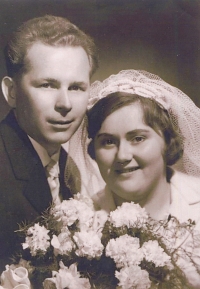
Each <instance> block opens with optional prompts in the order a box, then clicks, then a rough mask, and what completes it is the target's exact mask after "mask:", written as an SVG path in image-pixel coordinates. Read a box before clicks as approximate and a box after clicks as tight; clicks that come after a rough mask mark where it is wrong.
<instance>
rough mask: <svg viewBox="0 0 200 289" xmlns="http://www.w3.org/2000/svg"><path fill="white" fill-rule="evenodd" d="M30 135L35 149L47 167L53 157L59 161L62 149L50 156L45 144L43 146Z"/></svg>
mask: <svg viewBox="0 0 200 289" xmlns="http://www.w3.org/2000/svg"><path fill="white" fill-rule="evenodd" d="M28 137H29V139H30V141H31V143H32V145H33V147H34V149H35V150H36V152H37V154H38V155H39V158H40V160H41V162H42V165H43V167H46V166H47V165H48V164H49V162H50V160H51V159H53V160H54V161H55V162H56V163H58V160H59V156H60V150H59V151H58V152H56V153H55V154H54V155H52V156H51V157H50V156H49V155H48V153H47V151H46V149H45V148H44V147H43V146H41V145H40V144H39V143H38V142H36V141H35V140H34V139H33V138H31V137H30V136H28Z"/></svg>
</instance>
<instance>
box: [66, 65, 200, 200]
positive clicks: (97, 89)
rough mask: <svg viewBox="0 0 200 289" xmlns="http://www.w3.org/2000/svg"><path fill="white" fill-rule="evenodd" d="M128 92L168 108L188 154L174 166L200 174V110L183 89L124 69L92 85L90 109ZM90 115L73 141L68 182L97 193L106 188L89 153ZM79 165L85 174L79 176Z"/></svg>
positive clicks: (157, 78)
mask: <svg viewBox="0 0 200 289" xmlns="http://www.w3.org/2000/svg"><path fill="white" fill-rule="evenodd" d="M116 91H124V92H130V93H136V94H138V95H141V96H143V97H148V98H152V99H155V100H156V101H157V102H158V103H160V104H161V105H162V106H163V107H164V108H165V109H167V111H168V113H169V115H170V117H171V119H172V122H173V124H174V125H175V127H176V128H177V130H178V131H179V133H180V136H181V139H182V142H183V146H184V153H183V157H182V159H181V160H180V161H179V162H178V163H177V164H176V165H175V166H174V168H175V169H176V170H178V171H181V172H184V173H186V174H188V175H193V176H196V177H200V109H199V108H198V107H197V106H196V105H195V104H194V102H193V101H192V100H191V99H190V98H189V97H188V96H187V95H186V94H184V93H183V92H182V91H181V90H179V89H178V88H176V87H173V86H171V85H170V84H168V83H166V82H165V81H163V80H162V79H161V78H160V77H159V76H157V75H154V74H151V73H148V72H146V71H139V70H123V71H120V72H119V73H118V74H116V75H111V76H110V77H108V78H107V79H105V80H104V81H102V82H100V81H95V82H94V83H93V84H92V85H91V90H90V98H89V105H88V109H90V108H91V107H92V106H93V105H94V104H95V103H96V102H97V101H98V100H99V99H101V98H103V97H106V96H107V95H108V94H110V93H113V92H116ZM88 143H89V140H88V138H87V118H86V117H85V118H84V120H83V122H82V124H81V126H80V127H79V129H78V130H77V132H76V133H75V134H74V135H73V137H72V138H71V139H70V141H69V150H68V153H69V156H70V157H69V158H68V161H67V164H66V174H65V181H66V184H67V185H68V186H69V187H70V189H71V191H72V192H74V193H76V192H78V191H79V192H82V193H85V194H89V195H93V194H94V193H96V192H97V191H99V190H100V189H102V188H103V187H104V182H103V180H102V178H101V176H100V173H99V170H98V167H97V165H96V163H95V161H93V160H92V159H91V158H90V157H89V155H88V154H87V146H88ZM77 168H78V170H79V171H80V174H81V176H79V177H78V174H77Z"/></svg>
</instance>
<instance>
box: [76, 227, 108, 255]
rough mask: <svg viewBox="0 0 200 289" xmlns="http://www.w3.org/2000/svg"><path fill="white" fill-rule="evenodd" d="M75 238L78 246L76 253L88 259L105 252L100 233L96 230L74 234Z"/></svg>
mask: <svg viewBox="0 0 200 289" xmlns="http://www.w3.org/2000/svg"><path fill="white" fill-rule="evenodd" d="M73 238H74V240H75V242H76V244H77V246H78V249H77V250H76V252H75V253H76V255H77V256H81V257H84V256H85V257H87V258H88V259H92V258H99V257H100V256H101V255H102V252H103V249H104V247H103V245H102V244H101V239H100V236H99V234H97V233H96V232H95V231H81V232H76V233H75V234H74V237H73Z"/></svg>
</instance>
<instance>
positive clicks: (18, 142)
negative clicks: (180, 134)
mask: <svg viewBox="0 0 200 289" xmlns="http://www.w3.org/2000/svg"><path fill="white" fill-rule="evenodd" d="M1 134H2V138H3V140H4V145H5V148H6V151H7V154H8V156H9V159H10V163H11V166H12V169H13V172H14V175H15V177H16V179H18V180H19V181H24V191H23V193H24V195H25V197H26V198H27V199H28V200H29V202H30V203H31V205H32V206H33V207H34V208H35V210H36V211H38V212H42V211H43V210H45V209H46V208H47V207H48V206H49V204H50V202H51V201H52V198H51V193H50V189H49V186H48V182H47V179H46V175H45V171H44V168H43V166H42V163H41V161H40V158H39V156H38V154H37V153H36V151H35V150H34V148H33V146H32V144H31V142H30V140H29V138H28V137H27V135H26V134H25V133H24V131H22V129H21V128H20V127H19V125H18V123H17V121H16V119H15V116H14V114H13V112H10V113H9V115H8V116H7V118H6V119H5V120H4V121H3V122H2V126H1Z"/></svg>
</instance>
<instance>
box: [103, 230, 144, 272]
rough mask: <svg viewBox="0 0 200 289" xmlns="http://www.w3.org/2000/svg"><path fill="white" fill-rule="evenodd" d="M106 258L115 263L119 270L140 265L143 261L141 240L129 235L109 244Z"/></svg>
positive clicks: (112, 240) (113, 240)
mask: <svg viewBox="0 0 200 289" xmlns="http://www.w3.org/2000/svg"><path fill="white" fill-rule="evenodd" d="M106 256H108V257H110V258H112V259H113V260H114V261H115V263H116V266H117V268H121V267H124V266H130V265H138V264H139V263H140V262H141V261H142V259H143V254H142V250H141V249H140V243H139V239H138V238H135V237H131V236H129V235H127V234H126V235H123V236H120V237H119V238H117V239H111V240H110V241H109V242H108V244H107V246H106Z"/></svg>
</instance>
